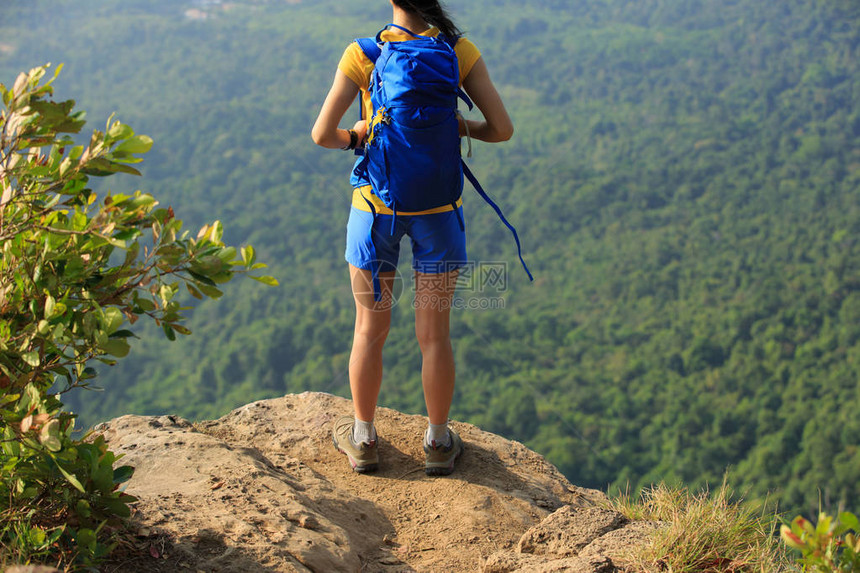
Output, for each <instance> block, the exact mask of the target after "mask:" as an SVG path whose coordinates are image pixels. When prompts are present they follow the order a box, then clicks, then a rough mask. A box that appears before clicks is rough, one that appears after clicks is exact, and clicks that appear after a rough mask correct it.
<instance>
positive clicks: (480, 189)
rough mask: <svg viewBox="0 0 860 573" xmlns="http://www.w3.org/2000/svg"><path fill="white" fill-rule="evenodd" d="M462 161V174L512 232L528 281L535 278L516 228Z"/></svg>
mask: <svg viewBox="0 0 860 573" xmlns="http://www.w3.org/2000/svg"><path fill="white" fill-rule="evenodd" d="M461 161H462V160H461ZM462 163H463V175H465V176H466V179H468V180H469V181H470V182H471V183H472V186H473V187H474V188H475V191H477V192H478V195H480V196H481V197H483V198H484V201H486V202H487V203H489V204H490V207H492V208H493V209H494V210H495V211H496V214H497V215H498V216H499V219H501V220H502V223H504V224H505V225H506V226H507V227H508V229H510V230H511V233H513V234H514V241H516V242H517V254H518V255H519V257H520V262H521V263H522V264H523V269H525V271H526V274H527V275H528V276H529V280H530V281H533V280H535V279H534V277H533V276H532V274H531V272H530V271H529V268H528V267H527V266H526V262H525V261H524V260H523V250H522V247H521V246H520V238H519V236H518V235H517V230H516V229H514V227H513V225H511V224H510V223H508V220H507V219H505V216H504V215H503V214H502V210H501V209H500V208H499V206H498V205H496V204H495V203H494V202H493V200H492V199H490V197H489V196H488V195H487V193H486V192H485V191H484V189H483V187H481V184H480V183H478V180H477V179H476V178H475V176H474V175H473V174H472V171H471V170H470V169H469V167H468V166H467V165H466V162H465V161H462Z"/></svg>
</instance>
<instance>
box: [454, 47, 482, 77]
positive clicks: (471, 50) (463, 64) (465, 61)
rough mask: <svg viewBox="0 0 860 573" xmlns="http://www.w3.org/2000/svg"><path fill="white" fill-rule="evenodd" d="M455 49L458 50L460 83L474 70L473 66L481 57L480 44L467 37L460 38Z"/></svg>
mask: <svg viewBox="0 0 860 573" xmlns="http://www.w3.org/2000/svg"><path fill="white" fill-rule="evenodd" d="M454 51H455V52H457V62H458V63H459V64H460V83H463V80H464V79H466V76H468V75H469V72H471V71H472V66H474V65H475V62H477V61H478V60H479V59H480V58H481V52H480V51H479V50H478V46H476V45H475V44H473V43H472V41H471V40H468V39H466V38H460V39H459V40H458V41H457V45H456V46H454Z"/></svg>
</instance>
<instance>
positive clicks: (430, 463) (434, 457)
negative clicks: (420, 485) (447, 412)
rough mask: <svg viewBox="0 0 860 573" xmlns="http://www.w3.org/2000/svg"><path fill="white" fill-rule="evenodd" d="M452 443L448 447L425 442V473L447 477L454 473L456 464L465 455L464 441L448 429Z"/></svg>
mask: <svg viewBox="0 0 860 573" xmlns="http://www.w3.org/2000/svg"><path fill="white" fill-rule="evenodd" d="M448 434H449V435H450V436H451V443H449V444H448V445H447V446H442V445H438V446H437V445H436V443H435V442H433V443H430V444H428V443H427V442H426V441H425V442H424V473H425V474H427V475H428V476H446V475H449V474H450V473H451V472H453V471H454V462H456V461H457V458H459V457H460V455H461V454H462V453H463V440H461V439H460V436H458V435H457V432H455V431H454V430H452V429H451V428H448Z"/></svg>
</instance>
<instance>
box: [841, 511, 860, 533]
mask: <svg viewBox="0 0 860 573" xmlns="http://www.w3.org/2000/svg"><path fill="white" fill-rule="evenodd" d="M839 521H840V522H841V523H842V525H844V526H846V527H848V528H849V529H853V530H854V531H856V532H857V533H860V519H858V518H857V516H856V515H854V514H853V513H851V512H848V511H843V512H842V513H840V514H839Z"/></svg>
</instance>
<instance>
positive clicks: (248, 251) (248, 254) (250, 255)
mask: <svg viewBox="0 0 860 573" xmlns="http://www.w3.org/2000/svg"><path fill="white" fill-rule="evenodd" d="M256 260H257V253H256V252H254V247H252V246H251V245H246V246H244V247H242V261H243V262H244V263H245V266H246V267H248V268H251V266H252V265H253V264H254V263H255V262H256Z"/></svg>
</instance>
